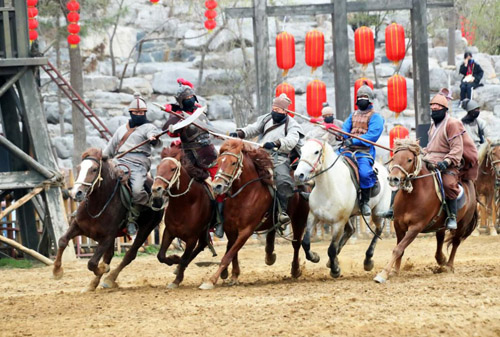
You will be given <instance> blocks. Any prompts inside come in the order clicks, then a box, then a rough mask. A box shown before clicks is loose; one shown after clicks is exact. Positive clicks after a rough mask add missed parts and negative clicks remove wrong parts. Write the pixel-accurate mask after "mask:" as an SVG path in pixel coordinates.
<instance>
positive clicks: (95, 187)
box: [53, 148, 162, 291]
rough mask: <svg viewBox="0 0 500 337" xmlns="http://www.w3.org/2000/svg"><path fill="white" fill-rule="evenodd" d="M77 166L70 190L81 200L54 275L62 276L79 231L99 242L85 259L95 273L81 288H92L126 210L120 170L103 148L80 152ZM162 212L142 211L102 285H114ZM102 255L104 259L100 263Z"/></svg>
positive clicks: (104, 267)
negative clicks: (68, 250) (64, 260)
mask: <svg viewBox="0 0 500 337" xmlns="http://www.w3.org/2000/svg"><path fill="white" fill-rule="evenodd" d="M80 166H81V169H80V173H79V175H78V179H77V181H76V182H75V186H74V187H73V190H72V195H73V197H74V198H75V200H76V201H79V202H80V205H79V207H78V210H77V213H76V217H75V218H73V220H72V221H71V223H70V227H69V229H68V231H67V232H66V233H65V234H64V235H63V236H62V237H61V238H60V239H59V250H58V251H57V257H56V260H55V262H54V269H53V275H54V277H55V278H56V279H60V278H61V277H62V276H63V268H62V267H61V259H62V254H63V252H64V249H65V248H66V247H67V245H68V242H69V240H71V239H73V238H74V237H76V236H78V235H85V236H87V237H89V238H91V239H93V240H95V241H97V242H98V245H97V248H96V249H95V252H94V255H93V256H92V257H91V259H90V260H89V262H88V269H89V270H90V271H92V272H93V273H94V274H95V277H94V279H93V280H92V281H91V282H90V284H89V286H88V287H87V288H86V289H84V290H85V291H93V290H95V289H96V287H97V286H98V285H99V281H100V280H101V277H102V275H103V274H104V273H106V272H108V271H109V264H110V262H111V259H112V258H113V255H114V242H115V238H116V237H118V236H121V235H123V232H122V231H121V230H120V228H121V227H122V225H123V223H124V220H125V217H126V212H127V210H126V209H125V207H124V206H123V205H122V201H121V200H120V188H121V187H120V184H121V180H122V178H123V175H122V173H123V171H122V170H120V169H118V168H117V167H115V165H114V164H113V163H112V162H111V160H108V159H107V158H103V156H102V150H100V149H96V148H90V149H88V150H87V151H85V152H84V153H83V155H82V162H81V165H80ZM161 215H162V212H154V211H153V210H151V209H149V208H148V209H147V210H145V211H143V212H142V213H141V215H140V217H139V219H138V224H139V230H138V232H137V236H136V238H135V240H134V243H133V244H132V246H131V248H130V249H129V251H128V252H127V253H126V254H125V257H124V258H123V260H122V262H121V263H120V265H119V266H118V268H117V269H116V270H114V271H113V272H112V274H113V276H112V277H111V279H109V280H107V282H105V283H106V284H105V285H104V286H108V287H111V286H116V283H115V282H114V281H115V279H116V276H117V275H118V273H119V272H120V271H121V270H122V269H123V268H124V267H125V266H127V265H128V264H129V263H130V262H131V261H132V260H134V259H135V257H136V255H137V250H138V249H139V247H140V246H142V244H143V243H144V242H145V241H146V239H147V237H148V235H149V234H150V233H151V231H152V230H153V229H154V228H155V227H156V226H157V225H158V223H159V222H160V221H161ZM101 257H102V258H103V260H102V261H101V262H100V263H99V261H100V260H101Z"/></svg>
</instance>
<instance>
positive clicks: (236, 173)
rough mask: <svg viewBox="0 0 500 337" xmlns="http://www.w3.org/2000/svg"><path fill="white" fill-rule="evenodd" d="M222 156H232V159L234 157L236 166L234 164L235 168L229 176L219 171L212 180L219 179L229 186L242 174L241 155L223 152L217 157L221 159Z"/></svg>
mask: <svg viewBox="0 0 500 337" xmlns="http://www.w3.org/2000/svg"><path fill="white" fill-rule="evenodd" d="M222 156H233V157H235V158H236V159H237V160H238V161H237V164H236V168H235V169H234V170H233V172H231V173H230V174H229V173H226V172H224V171H222V170H221V169H219V170H218V171H217V174H216V175H215V176H214V180H215V179H217V178H220V179H222V180H223V181H224V182H225V183H226V184H227V185H228V186H231V185H232V184H233V182H234V181H235V180H236V179H238V178H239V177H240V175H241V173H242V172H243V155H242V154H241V153H238V154H234V153H232V152H229V151H226V152H224V153H222V154H220V155H219V157H222Z"/></svg>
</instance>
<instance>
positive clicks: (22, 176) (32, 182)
mask: <svg viewBox="0 0 500 337" xmlns="http://www.w3.org/2000/svg"><path fill="white" fill-rule="evenodd" d="M44 180H46V178H44V177H43V176H41V175H40V174H38V173H36V172H34V171H18V172H1V173H0V190H15V189H23V188H33V187H36V186H38V185H40V184H41V183H42V182H43V181H44Z"/></svg>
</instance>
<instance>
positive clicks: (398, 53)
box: [385, 23, 406, 62]
mask: <svg viewBox="0 0 500 337" xmlns="http://www.w3.org/2000/svg"><path fill="white" fill-rule="evenodd" d="M405 51H406V50H405V29H404V28H403V26H402V25H400V24H398V23H392V24H390V25H389V26H387V27H386V28H385V54H386V56H387V58H388V59H389V60H391V61H393V62H399V61H401V60H402V59H404V58H405Z"/></svg>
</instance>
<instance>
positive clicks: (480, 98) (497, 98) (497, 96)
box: [473, 84, 500, 111]
mask: <svg viewBox="0 0 500 337" xmlns="http://www.w3.org/2000/svg"><path fill="white" fill-rule="evenodd" d="M473 96H474V100H476V101H477V102H478V103H479V105H481V109H483V110H490V111H493V110H494V108H495V106H497V105H500V85H490V84H486V85H484V86H483V87H479V88H477V89H475V90H474V93H473Z"/></svg>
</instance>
